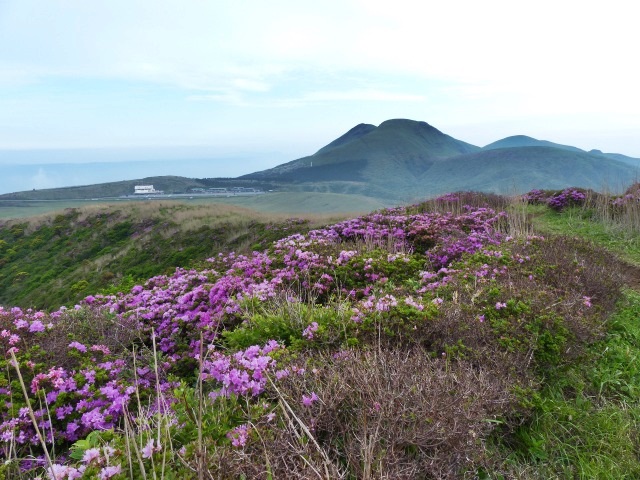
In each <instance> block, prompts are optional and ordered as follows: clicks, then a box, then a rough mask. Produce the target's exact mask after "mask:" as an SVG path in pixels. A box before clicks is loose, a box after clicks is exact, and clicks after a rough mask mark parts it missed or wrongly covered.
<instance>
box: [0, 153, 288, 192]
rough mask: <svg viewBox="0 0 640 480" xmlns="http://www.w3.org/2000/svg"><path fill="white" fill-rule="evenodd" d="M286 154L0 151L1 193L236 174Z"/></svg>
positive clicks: (282, 158)
mask: <svg viewBox="0 0 640 480" xmlns="http://www.w3.org/2000/svg"><path fill="white" fill-rule="evenodd" d="M286 160H290V159H289V158H286V157H285V156H284V155H283V154H262V155H258V154H252V155H249V154H246V155H236V156H231V155H229V156H218V157H215V156H214V155H213V154H211V152H208V149H207V148H190V149H164V150H162V149H157V151H156V150H152V149H147V150H145V149H112V150H110V149H80V150H21V151H6V150H5V151H0V194H3V193H10V192H18V191H25V190H33V189H36V190H40V189H45V188H59V187H72V186H79V185H91V184H97V183H105V182H114V181H119V180H133V179H137V178H145V177H154V176H161V175H177V176H183V177H190V178H208V177H237V176H240V175H244V174H247V173H251V172H253V171H256V170H260V169H263V168H265V165H266V166H269V167H272V166H275V165H277V164H279V163H282V162H283V161H286Z"/></svg>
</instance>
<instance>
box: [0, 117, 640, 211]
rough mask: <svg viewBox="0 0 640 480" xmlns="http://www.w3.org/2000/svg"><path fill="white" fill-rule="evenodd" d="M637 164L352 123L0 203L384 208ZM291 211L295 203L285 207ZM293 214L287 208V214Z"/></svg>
mask: <svg viewBox="0 0 640 480" xmlns="http://www.w3.org/2000/svg"><path fill="white" fill-rule="evenodd" d="M639 172H640V159H634V158H631V157H626V156H624V155H620V154H609V153H602V152H601V151H599V150H592V151H590V152H586V151H584V150H581V149H579V148H576V147H572V146H569V145H561V144H557V143H553V142H548V141H545V140H537V139H535V138H532V137H528V136H525V135H517V136H513V137H508V138H504V139H502V140H499V141H497V142H494V143H491V144H489V145H487V146H485V147H484V148H480V147H477V146H474V145H471V144H469V143H466V142H463V141H460V140H457V139H455V138H453V137H451V136H449V135H446V134H445V133H443V132H441V131H440V130H438V129H436V128H434V127H433V126H431V125H429V124H428V123H425V122H418V121H414V120H406V119H394V120H387V121H385V122H383V123H381V124H380V125H379V126H377V127H376V126H374V125H370V124H364V123H363V124H359V125H357V126H355V127H354V128H352V129H351V130H349V131H348V132H346V133H345V134H344V135H342V136H340V137H339V138H337V139H335V140H333V141H332V142H330V143H329V144H327V145H326V146H325V147H323V148H321V149H319V150H318V151H317V152H316V153H315V154H313V155H310V156H307V157H303V158H299V159H297V160H293V161H291V162H287V163H284V164H281V165H278V166H276V167H274V168H271V169H268V170H263V171H259V172H254V173H250V174H247V175H243V176H241V177H238V178H235V179H231V178H202V179H187V178H182V177H155V178H146V179H142V180H131V181H128V182H117V183H110V184H101V185H92V186H87V187H73V188H66V189H56V190H43V191H39V192H36V191H34V192H20V193H18V194H10V195H4V196H0V199H25V200H26V199H61V198H65V199H69V198H72V199H73V198H75V199H80V198H93V197H105V196H119V195H123V194H130V193H131V192H132V191H133V186H134V185H135V184H141V183H146V184H153V185H154V186H155V187H156V188H158V189H161V190H164V191H166V192H167V193H178V192H180V193H184V192H187V191H188V190H189V189H190V188H194V187H227V188H231V187H238V186H244V187H254V188H258V189H261V190H264V191H269V190H272V191H280V192H317V193H331V194H348V195H360V196H364V197H369V198H372V199H374V200H375V201H377V202H382V203H384V204H386V205H388V204H393V203H400V202H406V201H410V200H417V199H421V198H424V197H425V196H429V195H433V194H438V193H443V192H447V191H452V190H460V189H472V190H479V191H492V192H515V191H518V192H522V191H525V190H527V189H529V188H550V189H553V188H564V187H569V186H578V187H587V188H596V189H600V188H603V187H605V186H606V187H607V188H611V189H614V190H618V189H621V188H624V187H625V186H627V185H629V184H631V183H633V182H634V181H636V180H637V178H638V176H639V175H640V173H639ZM291 206H292V208H293V207H295V205H294V204H293V203H292V204H291ZM292 211H293V210H292ZM330 211H335V210H334V209H333V207H332V208H331V209H330Z"/></svg>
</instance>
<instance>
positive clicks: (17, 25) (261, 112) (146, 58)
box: [0, 0, 640, 174]
mask: <svg viewBox="0 0 640 480" xmlns="http://www.w3.org/2000/svg"><path fill="white" fill-rule="evenodd" d="M637 45H638V37H637V15H636V10H635V5H634V2H628V1H621V0H611V1H608V2H584V1H582V2H577V1H576V2H574V1H559V0H554V1H548V0H539V1H536V2H515V1H512V0H509V1H495V0H483V1H477V0H469V1H455V0H451V1H447V2H444V1H441V0H440V1H410V0H394V1H377V0H322V1H317V0H316V1H305V0H295V1H294V0H269V1H265V0H235V1H231V0H229V1H222V0H46V1H43V0H0V150H6V149H51V148H65V149H68V148H94V147H117V148H129V147H153V148H158V147H169V146H171V147H179V146H203V147H207V148H209V149H210V151H212V152H214V153H215V155H217V156H218V157H224V156H230V155H231V156H238V158H240V157H246V156H251V155H253V154H255V155H260V158H264V168H267V167H270V166H273V165H275V164H277V163H281V162H283V161H286V160H290V159H294V158H297V157H300V156H304V155H307V154H310V153H313V152H314V151H316V150H317V149H319V148H320V147H322V146H323V145H325V144H326V143H328V142H330V141H331V140H333V139H334V138H336V137H337V136H339V135H341V134H342V133H344V132H345V131H347V130H348V129H349V128H351V127H353V126H354V125H356V124H358V123H373V124H379V123H380V122H382V121H384V120H386V119H389V118H411V119H415V120H424V121H427V122H428V123H430V124H432V125H434V126H435V127H437V128H439V129H440V130H442V131H444V132H445V133H448V134H450V135H452V136H454V137H456V138H459V139H461V140H464V141H467V142H470V143H473V144H476V145H480V146H482V145H485V144H487V143H490V142H492V141H494V140H497V139H500V138H503V137H505V136H509V135H515V134H526V135H530V136H533V137H536V138H540V139H546V140H551V141H555V142H559V143H565V144H571V145H575V146H578V147H580V148H584V149H587V150H588V149H591V148H599V149H602V150H604V151H608V152H619V153H624V154H627V155H631V156H636V157H640V135H638V132H639V131H640V128H639V127H640V95H639V94H638V85H640V67H639V66H638V64H639V62H638V61H637V51H636V49H637ZM136 151H138V150H136ZM134 152H135V151H134ZM3 158H4V157H3ZM0 160H1V161H4V162H6V160H2V159H0ZM20 161H24V160H20ZM87 161H91V159H90V158H89V159H87ZM235 168H236V170H237V174H242V173H249V171H253V170H255V169H256V166H255V162H252V163H251V165H249V164H246V165H245V164H243V162H242V161H237V162H236V165H235ZM247 169H248V171H247Z"/></svg>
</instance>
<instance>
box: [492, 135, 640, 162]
mask: <svg viewBox="0 0 640 480" xmlns="http://www.w3.org/2000/svg"><path fill="white" fill-rule="evenodd" d="M516 147H553V148H559V149H561V150H568V151H570V152H580V153H588V154H589V155H594V156H599V157H605V158H608V159H611V160H617V161H619V162H622V163H626V164H629V165H631V166H634V167H640V158H633V157H628V156H626V155H622V154H620V153H603V152H602V151H600V150H596V149H594V150H589V151H588V152H587V151H586V150H582V149H580V148H577V147H572V146H570V145H562V144H560V143H553V142H549V141H547V140H538V139H536V138H533V137H528V136H526V135H514V136H512V137H506V138H503V139H502V140H498V141H496V142H493V143H490V144H489V145H485V146H484V147H482V150H496V149H500V148H516Z"/></svg>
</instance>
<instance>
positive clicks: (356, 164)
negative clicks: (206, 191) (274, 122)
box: [240, 119, 480, 183]
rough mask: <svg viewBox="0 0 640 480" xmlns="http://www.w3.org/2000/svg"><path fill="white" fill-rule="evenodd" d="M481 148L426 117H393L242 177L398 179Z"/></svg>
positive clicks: (288, 179)
mask: <svg viewBox="0 0 640 480" xmlns="http://www.w3.org/2000/svg"><path fill="white" fill-rule="evenodd" d="M478 150H480V149H479V147H476V146H474V145H470V144H468V143H465V142H462V141H460V140H456V139H455V138H453V137H450V136H449V135H445V134H444V133H442V132H440V131H439V130H437V129H436V128H434V127H432V126H431V125H429V124H427V123H425V122H416V121H413V120H403V119H398V120H388V121H386V122H383V123H382V124H380V126H379V127H373V126H372V125H358V126H357V127H355V128H354V129H352V130H350V131H349V132H347V133H346V134H345V135H343V136H342V137H340V138H339V139H337V140H335V141H334V142H331V143H330V144H329V145H327V146H326V147H324V148H322V149H320V150H319V151H318V152H317V153H315V154H314V155H311V156H308V157H303V158H300V159H297V160H294V161H292V162H288V163H285V164H283V165H279V166H277V167H275V168H272V169H269V170H264V171H262V172H256V173H252V174H249V175H244V176H242V177H240V178H247V179H261V180H271V181H278V182H283V181H285V182H308V181H331V180H340V181H355V182H372V181H373V182H374V183H377V181H378V180H379V179H386V181H388V182H392V183H398V182H397V180H398V177H402V176H404V175H410V176H415V175H418V174H420V173H422V172H424V171H426V170H428V169H429V168H430V167H431V165H432V164H433V162H435V161H439V160H443V159H445V158H449V157H453V156H456V155H460V154H464V153H470V152H474V151H478Z"/></svg>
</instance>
